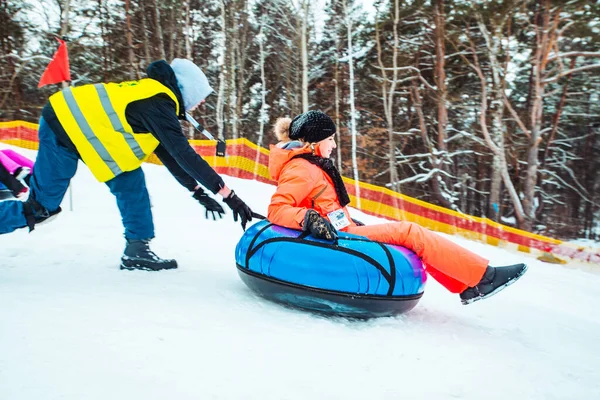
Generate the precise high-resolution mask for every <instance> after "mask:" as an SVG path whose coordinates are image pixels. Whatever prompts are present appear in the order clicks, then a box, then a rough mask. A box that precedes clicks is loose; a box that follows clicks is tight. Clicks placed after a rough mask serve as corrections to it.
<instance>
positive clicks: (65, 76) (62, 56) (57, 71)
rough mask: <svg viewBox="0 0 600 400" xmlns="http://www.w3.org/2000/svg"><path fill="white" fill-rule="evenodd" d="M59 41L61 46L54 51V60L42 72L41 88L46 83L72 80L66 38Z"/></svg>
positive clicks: (39, 85)
mask: <svg viewBox="0 0 600 400" xmlns="http://www.w3.org/2000/svg"><path fill="white" fill-rule="evenodd" d="M56 40H58V41H59V43H60V46H58V50H56V53H54V57H52V61H50V63H49V64H48V66H47V67H46V70H45V71H44V73H43V74H42V78H41V79H40V83H38V88H41V87H42V86H45V85H50V84H52V83H60V82H63V81H70V80H71V69H70V68H69V54H68V53H67V44H66V43H65V41H64V40H60V39H58V38H56Z"/></svg>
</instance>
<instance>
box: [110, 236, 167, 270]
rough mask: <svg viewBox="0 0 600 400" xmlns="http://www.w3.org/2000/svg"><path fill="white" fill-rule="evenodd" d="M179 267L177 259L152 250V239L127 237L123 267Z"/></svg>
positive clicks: (132, 268) (122, 258) (122, 259)
mask: <svg viewBox="0 0 600 400" xmlns="http://www.w3.org/2000/svg"><path fill="white" fill-rule="evenodd" d="M173 268H177V261H175V260H166V259H162V258H160V257H159V256H157V255H156V254H154V252H153V251H152V250H150V240H149V239H146V240H135V239H127V246H126V247H125V252H124V253H123V257H121V269H129V270H134V269H141V270H144V271H160V270H161V269H173Z"/></svg>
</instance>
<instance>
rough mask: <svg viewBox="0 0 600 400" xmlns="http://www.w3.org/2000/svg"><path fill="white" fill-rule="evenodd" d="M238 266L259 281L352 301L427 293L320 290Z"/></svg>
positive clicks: (407, 298)
mask: <svg viewBox="0 0 600 400" xmlns="http://www.w3.org/2000/svg"><path fill="white" fill-rule="evenodd" d="M236 265H237V269H238V272H243V273H244V274H247V275H250V276H252V277H255V278H258V279H262V280H265V281H267V282H271V283H276V284H279V285H282V286H289V287H292V288H295V289H302V290H306V291H307V292H313V293H321V294H327V295H332V296H341V297H348V298H352V299H365V300H381V301H388V302H389V301H410V300H418V299H420V298H421V297H423V293H425V292H421V293H417V294H408V295H400V296H390V295H374V294H358V293H348V292H339V291H336V290H329V289H320V288H315V287H311V286H305V285H301V284H298V283H292V282H286V281H282V280H280V279H276V278H273V277H270V276H266V275H263V274H260V273H258V272H254V271H251V270H250V269H248V268H244V267H243V266H241V265H240V264H237V263H236Z"/></svg>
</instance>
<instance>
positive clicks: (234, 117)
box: [226, 1, 240, 139]
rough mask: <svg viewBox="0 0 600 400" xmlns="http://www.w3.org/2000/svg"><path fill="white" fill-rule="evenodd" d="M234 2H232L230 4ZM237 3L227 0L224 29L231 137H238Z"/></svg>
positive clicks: (238, 41)
mask: <svg viewBox="0 0 600 400" xmlns="http://www.w3.org/2000/svg"><path fill="white" fill-rule="evenodd" d="M232 3H234V4H232ZM238 5H239V1H237V2H229V20H230V25H229V29H227V30H226V33H227V34H228V35H229V40H228V41H227V42H228V46H227V49H228V52H229V71H228V72H229V88H228V89H229V103H228V107H227V109H228V111H229V122H230V124H231V125H230V126H231V137H232V138H233V139H237V138H238V119H239V117H238V114H237V107H236V106H237V70H238V68H237V64H236V63H237V61H238V59H237V54H238V51H237V49H238V48H239V46H240V40H239V27H238V10H237V6H238Z"/></svg>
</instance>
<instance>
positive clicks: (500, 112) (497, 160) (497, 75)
mask: <svg viewBox="0 0 600 400" xmlns="http://www.w3.org/2000/svg"><path fill="white" fill-rule="evenodd" d="M477 20H478V22H477V25H478V27H479V30H480V32H481V34H482V36H483V38H484V39H485V43H486V48H487V52H488V57H489V60H490V68H491V72H492V104H491V107H490V109H491V110H490V111H491V119H492V126H491V138H492V141H493V142H494V143H495V144H496V146H498V148H499V149H500V150H501V151H499V152H498V153H493V154H494V155H493V161H492V173H491V182H490V195H489V198H488V207H487V208H488V215H489V217H488V218H490V219H491V220H493V221H496V222H498V220H499V217H500V206H501V191H502V170H503V168H504V167H505V164H506V152H505V151H504V148H505V140H504V138H505V136H506V124H505V123H504V121H503V117H504V89H505V86H506V85H505V80H504V76H505V71H504V68H502V66H501V65H500V62H499V59H498V57H499V54H500V44H501V43H502V41H503V39H504V37H503V35H502V29H503V24H504V22H502V23H500V24H498V25H496V26H494V27H493V30H494V32H493V35H491V34H490V32H489V31H488V29H487V27H486V26H485V23H484V21H483V18H482V16H481V15H478V16H477ZM507 61H508V60H507Z"/></svg>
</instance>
